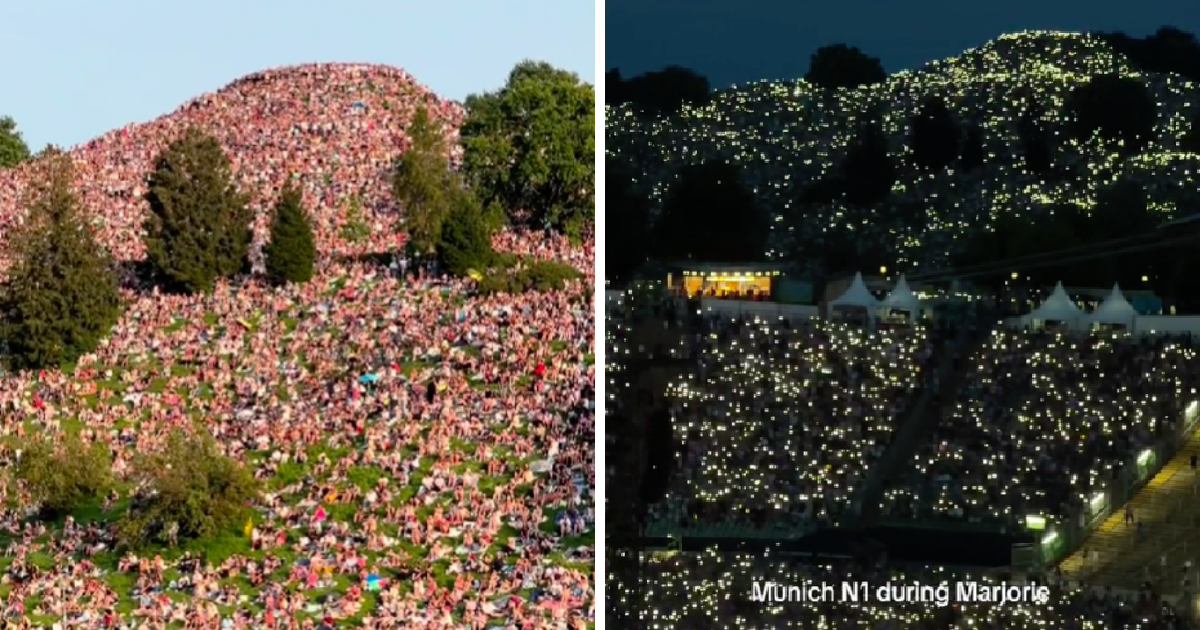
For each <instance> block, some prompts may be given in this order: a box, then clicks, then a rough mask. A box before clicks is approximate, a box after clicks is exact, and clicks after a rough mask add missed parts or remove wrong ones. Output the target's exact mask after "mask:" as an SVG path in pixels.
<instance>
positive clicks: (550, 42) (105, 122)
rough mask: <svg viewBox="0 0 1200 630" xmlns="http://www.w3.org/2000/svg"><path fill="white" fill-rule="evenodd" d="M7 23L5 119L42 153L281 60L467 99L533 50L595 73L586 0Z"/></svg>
mask: <svg viewBox="0 0 1200 630" xmlns="http://www.w3.org/2000/svg"><path fill="white" fill-rule="evenodd" d="M2 19H3V21H4V23H5V29H4V36H3V37H0V59H3V60H5V64H4V66H5V67H4V73H3V78H2V79H0V80H2V81H3V85H4V89H3V90H0V115H9V116H12V117H13V118H15V119H16V121H17V127H18V129H20V131H21V132H22V134H23V135H24V137H25V141H26V143H28V144H29V146H30V148H31V149H33V150H35V151H36V150H38V149H40V148H42V147H43V146H45V145H46V143H54V144H58V145H63V146H72V145H75V144H79V143H82V142H86V141H87V140H89V139H91V138H93V137H96V136H98V135H101V134H103V133H104V132H106V131H108V130H109V129H113V128H116V127H120V126H122V125H124V124H126V123H130V122H143V121H147V120H151V119H153V118H156V117H158V116H160V115H162V114H166V113H168V112H170V111H172V110H174V109H175V108H176V107H178V106H179V105H181V104H183V103H184V102H185V101H187V100H188V99H190V98H191V97H193V96H197V95H199V94H201V93H204V92H210V91H214V90H216V89H218V88H220V87H222V86H224V85H225V84H227V83H229V82H230V81H232V80H234V79H236V78H238V77H240V76H243V75H246V74H250V73H252V72H255V71H258V70H262V69H265V68H269V67H275V66H282V65H292V64H297V63H308V62H319V61H323V62H365V63H385V64H389V65H394V66H399V67H402V68H404V69H405V70H408V71H409V72H410V73H412V75H413V76H414V77H416V79H417V81H419V82H421V83H423V84H425V85H427V86H429V87H431V88H432V89H433V90H435V91H436V92H438V93H439V94H441V95H442V96H444V97H447V98H453V99H459V100H461V99H463V98H465V97H466V96H467V95H468V94H470V93H473V92H481V91H486V90H492V89H495V88H498V87H500V86H501V85H502V84H503V83H504V79H505V77H506V76H507V75H508V71H509V70H510V69H511V68H512V66H513V65H514V64H515V63H516V62H518V61H520V60H522V59H527V58H528V59H537V60H542V61H548V62H550V63H552V64H554V65H556V66H559V67H562V68H566V69H569V70H572V71H574V72H576V73H578V74H579V75H580V77H582V78H583V79H584V80H586V81H588V82H590V83H595V74H596V72H595V66H596V64H595V40H596V35H595V32H596V27H595V5H594V4H593V3H592V2H587V1H584V0H504V1H503V2H498V1H495V0H418V1H416V2H413V1H400V0H390V1H389V0H375V1H372V0H337V1H336V2H334V1H332V0H323V1H314V0H286V1H274V2H270V1H267V0H204V1H203V2H197V1H192V0H170V1H167V2H163V1H161V0H160V1H159V2H149V1H147V0H13V1H11V2H4V3H3V10H2Z"/></svg>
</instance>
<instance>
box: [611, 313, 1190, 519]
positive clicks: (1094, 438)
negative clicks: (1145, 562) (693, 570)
mask: <svg viewBox="0 0 1200 630" xmlns="http://www.w3.org/2000/svg"><path fill="white" fill-rule="evenodd" d="M643 307H644V304H643ZM624 310H625V309H624V308H623V307H622V305H619V304H614V305H611V306H610V309H609V313H610V321H616V322H617V325H618V328H620V327H621V325H622V321H623V320H622V318H623V317H627V316H628V314H627V313H625V312H624ZM676 311H678V312H682V310H680V309H676ZM647 317H651V318H657V320H661V321H660V322H655V323H654V324H657V326H656V325H654V324H652V325H649V326H646V325H643V328H648V329H651V330H654V329H656V328H657V327H658V326H661V325H662V322H665V323H667V324H669V325H671V326H675V327H678V329H679V330H680V331H684V332H681V333H680V334H679V335H678V336H677V337H676V338H677V339H679V340H681V341H677V342H676V343H678V344H679V346H678V347H677V348H674V349H673V352H674V353H675V356H677V357H682V358H685V359H686V360H687V362H688V367H687V368H686V371H687V374H686V375H684V376H683V377H682V378H680V379H679V380H678V381H677V382H675V383H673V384H672V386H671V387H670V389H669V390H668V392H667V396H668V399H669V400H671V401H672V413H671V418H672V428H673V431H674V434H675V440H676V444H675V447H676V448H677V449H678V454H677V457H676V462H677V470H676V472H675V474H674V475H673V477H672V480H671V484H670V486H669V489H668V491H667V498H666V499H665V500H664V501H663V502H662V503H660V504H657V505H655V506H654V507H653V508H652V514H651V516H652V518H651V520H652V521H653V522H655V523H656V525H655V527H654V528H652V529H653V532H652V533H657V534H662V533H665V532H668V531H671V532H679V533H686V534H687V535H691V536H704V535H724V536H730V535H737V536H746V535H758V534H761V533H763V532H768V533H769V532H775V533H782V532H785V531H787V530H788V529H789V528H794V527H796V526H799V525H804V524H809V523H820V522H828V521H829V520H835V519H836V517H837V516H838V515H839V514H840V513H842V512H844V510H846V509H847V508H851V509H853V508H854V503H853V500H852V499H853V496H854V491H855V489H857V488H860V487H861V486H862V485H863V482H864V481H865V480H866V478H867V476H868V475H869V471H870V469H871V465H872V463H873V462H874V461H876V460H877V459H878V458H879V456H880V455H881V454H882V453H883V452H884V449H885V448H886V447H887V446H888V445H889V444H890V443H891V441H892V436H893V434H894V433H895V431H896V429H897V427H898V423H899V421H900V420H901V419H903V417H904V415H903V414H904V411H905V410H906V408H907V407H908V406H910V405H912V404H914V403H915V402H916V400H917V398H918V395H919V392H921V391H929V392H930V398H929V403H928V405H929V406H928V407H926V412H927V413H930V414H937V415H938V417H939V418H940V419H941V420H940V422H939V423H937V424H935V425H934V427H933V430H932V432H931V433H929V434H925V435H923V436H922V437H921V438H920V440H921V441H920V446H918V450H917V452H916V454H915V456H914V457H915V462H914V465H913V466H902V467H901V470H903V471H904V474H903V475H901V476H899V477H896V478H894V479H888V480H886V483H885V488H886V491H885V494H884V505H883V508H884V512H885V514H886V515H887V516H888V517H889V518H895V519H900V520H911V519H918V520H928V519H931V518H934V519H964V520H972V521H979V520H987V521H989V522H992V521H999V522H1005V523H1014V522H1016V521H1019V520H1021V519H1023V518H1024V517H1025V516H1027V515H1041V516H1045V517H1051V518H1055V519H1059V520H1061V519H1074V518H1076V517H1077V516H1079V515H1081V514H1086V513H1088V512H1087V511H1088V510H1089V509H1090V508H1089V505H1088V504H1089V502H1090V500H1091V499H1092V498H1093V497H1094V496H1096V494H1097V493H1098V492H1102V491H1105V490H1106V489H1107V488H1108V487H1109V486H1110V485H1111V484H1112V483H1113V482H1114V480H1116V479H1117V477H1118V474H1119V473H1120V472H1121V471H1122V470H1126V472H1128V470H1127V469H1126V467H1127V466H1129V465H1131V463H1132V462H1133V460H1134V458H1135V457H1137V456H1138V455H1139V454H1142V453H1144V452H1145V451H1146V449H1148V448H1150V447H1155V446H1157V445H1159V444H1161V443H1162V442H1163V440H1164V439H1166V437H1167V436H1170V435H1174V434H1175V433H1177V432H1178V430H1179V428H1180V425H1181V423H1182V422H1184V415H1185V414H1184V412H1185V409H1187V408H1188V407H1189V405H1192V404H1193V403H1194V402H1195V394H1194V388H1195V386H1196V383H1197V380H1198V379H1200V360H1198V357H1197V356H1196V350H1195V347H1194V343H1193V342H1191V341H1189V340H1187V339H1175V338H1166V337H1154V338H1142V337H1133V336H1130V335H1127V334H1124V333H1117V332H1104V333H1090V334H1084V333H1069V334H1068V333H1060V332H1051V331H1045V332H1028V331H1010V330H1002V331H996V332H993V333H991V335H990V336H987V335H985V336H984V337H982V339H983V340H984V341H983V342H982V343H980V344H979V345H977V346H973V345H971V344H963V345H960V344H958V343H953V344H951V343H945V344H940V345H939V344H938V341H939V340H944V339H946V335H957V334H959V332H960V330H962V329H964V327H965V326H968V325H971V324H972V323H978V322H975V319H978V318H975V319H971V318H968V319H967V320H962V319H961V318H955V319H954V323H953V324H947V325H942V323H945V322H947V321H950V320H949V319H948V316H946V317H943V318H942V319H940V320H935V323H934V324H931V325H929V326H922V325H916V326H912V327H900V328H889V327H886V326H885V327H883V328H882V329H880V330H878V331H876V332H867V331H865V330H864V329H863V328H862V327H861V326H857V325H854V324H847V323H839V322H833V321H829V320H824V319H812V320H806V321H796V322H787V321H783V320H780V321H777V322H774V323H768V322H764V321H761V320H757V319H756V320H754V321H744V320H737V319H729V318H728V317H723V318H722V317H707V318H694V319H691V320H689V322H684V321H683V319H682V318H681V317H680V316H679V315H678V313H676V315H675V316H673V317H672V316H669V315H668V314H667V313H666V311H661V312H651V313H650V314H648V315H647ZM939 322H940V323H939ZM689 326H690V327H689ZM622 344H624V345H625V346H631V345H634V344H631V343H630V342H629V341H628V340H621V339H616V338H614V339H611V340H610V345H611V346H612V347H611V350H610V351H611V352H612V354H613V355H614V356H616V357H620V356H621V355H622V354H623V353H625V352H629V348H625V347H622ZM643 346H644V344H643ZM937 347H942V348H946V349H950V348H955V349H957V351H960V352H964V353H967V352H974V354H972V355H971V356H961V357H959V358H958V359H956V363H955V365H954V369H953V370H951V371H950V373H943V375H944V376H949V375H950V374H951V373H953V374H954V375H955V376H956V377H957V375H958V374H959V373H961V374H962V377H961V378H962V384H961V386H959V387H958V389H957V391H956V392H955V397H954V398H953V399H951V400H943V399H942V392H941V391H940V388H941V387H943V386H946V385H948V383H943V382H942V381H941V380H940V378H942V377H939V375H938V373H937V372H936V370H937V365H936V361H937V360H938V359H939V357H937V356H934V349H935V348H937ZM642 350H643V351H645V350H646V348H645V347H643V348H642ZM611 404H612V403H611V402H610V405H611Z"/></svg>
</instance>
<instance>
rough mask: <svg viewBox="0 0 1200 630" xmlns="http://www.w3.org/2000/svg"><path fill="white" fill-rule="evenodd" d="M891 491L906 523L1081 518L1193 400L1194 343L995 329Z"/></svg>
mask: <svg viewBox="0 0 1200 630" xmlns="http://www.w3.org/2000/svg"><path fill="white" fill-rule="evenodd" d="M963 365H964V367H965V368H966V369H967V377H966V381H965V383H964V385H963V388H962V389H961V390H960V391H959V393H958V397H957V399H956V400H954V401H947V402H948V403H949V404H950V409H948V410H947V411H946V412H945V413H943V414H942V422H941V424H940V425H939V426H938V428H937V430H936V432H935V434H934V435H933V436H932V437H931V439H930V440H929V442H928V443H927V445H926V447H925V448H924V449H923V450H922V451H921V452H920V453H919V454H918V456H917V466H916V469H917V470H918V471H919V476H918V477H917V478H914V479H908V480H906V481H905V484H904V488H903V489H895V490H893V491H891V492H890V493H889V495H890V497H891V500H890V502H889V503H890V509H891V510H892V511H893V513H894V514H895V515H897V516H902V517H904V518H913V517H924V518H928V517H930V516H940V517H947V516H949V517H955V518H965V519H975V520H978V519H984V518H1005V519H1007V518H1012V517H1014V516H1015V517H1017V518H1021V517H1023V516H1024V515H1026V514H1041V515H1050V516H1056V517H1059V518H1064V517H1069V516H1071V515H1072V514H1078V513H1079V511H1080V510H1081V509H1083V508H1085V507H1086V503H1087V502H1088V500H1089V499H1090V498H1091V497H1092V496H1094V495H1095V494H1096V493H1097V492H1100V491H1103V490H1104V489H1105V488H1106V485H1107V484H1108V483H1109V482H1111V481H1112V480H1114V479H1115V478H1116V475H1117V474H1118V473H1119V471H1120V470H1121V469H1122V468H1123V467H1125V466H1127V465H1129V464H1130V463H1131V462H1132V461H1133V458H1134V457H1135V456H1136V455H1137V454H1139V453H1141V452H1143V451H1144V450H1145V449H1147V448H1149V447H1151V446H1154V445H1155V444H1157V443H1158V442H1159V441H1160V440H1161V439H1162V438H1163V437H1164V436H1166V435H1168V434H1170V433H1171V432H1172V431H1175V430H1177V429H1178V426H1179V423H1180V422H1182V421H1183V415H1184V410H1185V409H1186V408H1187V406H1188V405H1189V404H1191V403H1193V402H1195V401H1196V398H1195V393H1194V387H1195V384H1196V382H1197V379H1198V378H1200V360H1197V356H1196V350H1195V347H1194V343H1192V342H1191V341H1190V340H1188V339H1186V338H1184V339H1172V338H1165V337H1156V338H1134V337H1129V336H1126V335H1120V334H1097V335H1076V334H1071V335H1063V334H1060V333H1055V332H1041V333H1026V332H1013V331H997V332H995V333H993V336H992V337H991V338H990V339H988V340H987V342H986V343H984V344H983V345H982V346H981V347H980V348H979V349H978V350H977V352H976V354H975V355H974V356H972V357H969V360H968V361H964V362H963Z"/></svg>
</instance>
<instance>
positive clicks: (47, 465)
mask: <svg viewBox="0 0 1200 630" xmlns="http://www.w3.org/2000/svg"><path fill="white" fill-rule="evenodd" d="M19 448H20V449H21V458H20V460H19V461H18V462H17V465H16V470H15V474H16V477H17V478H18V479H20V480H21V481H23V482H24V483H25V488H26V490H28V491H29V495H30V498H31V499H32V500H33V502H34V503H35V504H37V505H40V506H41V512H42V516H43V517H45V518H48V519H53V518H57V517H60V516H65V515H67V514H70V513H72V512H74V511H76V510H77V509H79V508H81V507H83V506H85V505H87V504H88V503H90V502H93V501H97V500H101V499H103V497H104V495H105V493H107V492H108V491H109V490H110V489H111V488H112V487H113V479H114V478H113V474H112V460H111V458H110V457H109V453H108V449H107V448H105V446H104V445H103V444H100V443H93V444H90V445H86V444H84V443H83V440H81V439H80V438H79V436H78V435H76V434H70V435H67V436H66V437H65V438H64V439H63V441H62V442H61V443H59V444H54V442H53V441H52V440H51V438H50V437H48V436H46V435H45V434H39V435H38V436H37V437H36V438H31V439H27V440H24V441H22V442H21V443H20V446H19Z"/></svg>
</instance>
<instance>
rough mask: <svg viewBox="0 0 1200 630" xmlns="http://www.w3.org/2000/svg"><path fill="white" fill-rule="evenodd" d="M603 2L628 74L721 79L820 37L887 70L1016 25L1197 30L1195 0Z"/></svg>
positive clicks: (614, 59)
mask: <svg viewBox="0 0 1200 630" xmlns="http://www.w3.org/2000/svg"><path fill="white" fill-rule="evenodd" d="M604 12H605V15H604V21H605V34H604V38H605V42H604V43H605V51H604V54H605V59H604V62H605V63H604V66H605V67H606V68H620V69H621V74H622V75H623V76H626V77H631V76H634V75H636V74H640V73H642V72H646V71H647V70H657V69H659V68H662V67H664V66H668V65H681V66H685V67H688V68H691V69H693V70H696V71H697V72H699V73H700V74H702V75H705V76H707V77H708V78H709V81H710V83H711V85H713V86H714V87H718V88H720V87H728V86H729V85H731V84H734V83H745V82H748V81H755V80H758V79H795V78H798V77H801V76H804V73H805V72H807V71H808V64H809V59H810V58H811V56H812V54H813V52H814V51H816V49H817V48H819V47H821V46H824V45H827V44H836V43H845V44H850V45H852V46H858V47H859V48H861V49H862V50H863V52H865V53H867V54H868V55H872V56H875V57H879V59H880V60H881V61H882V62H883V66H884V68H886V69H887V70H888V71H892V72H894V71H896V70H903V69H907V68H915V67H918V66H920V65H921V64H923V63H925V62H927V61H930V60H933V59H944V58H946V57H951V56H954V55H957V54H958V53H960V52H962V51H964V50H966V49H968V48H973V47H976V46H980V45H982V44H984V43H986V42H987V41H989V40H991V39H994V38H995V37H996V36H998V35H1001V34H1003V33H1013V32H1017V31H1026V30H1061V31H1091V30H1099V31H1124V32H1125V33H1128V34H1129V35H1134V36H1138V37H1141V36H1144V35H1148V34H1150V33H1153V32H1154V31H1156V30H1158V27H1160V26H1163V25H1173V26H1176V27H1178V28H1180V29H1183V30H1185V31H1188V32H1191V33H1198V32H1200V2H1183V1H1181V0H1138V1H1137V2H1129V1H1128V0H1050V1H1047V0H1008V1H1007V2H963V1H962V0H908V1H905V2H900V1H898V0H836V1H833V2H798V1H796V0H607V1H606V2H605V5H604Z"/></svg>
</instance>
